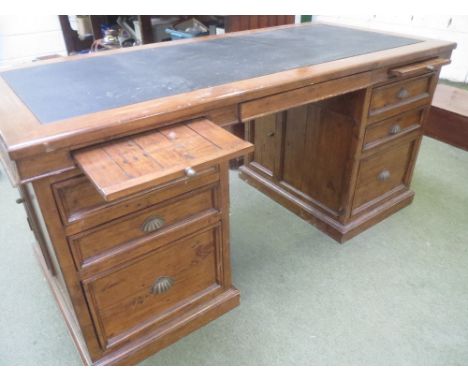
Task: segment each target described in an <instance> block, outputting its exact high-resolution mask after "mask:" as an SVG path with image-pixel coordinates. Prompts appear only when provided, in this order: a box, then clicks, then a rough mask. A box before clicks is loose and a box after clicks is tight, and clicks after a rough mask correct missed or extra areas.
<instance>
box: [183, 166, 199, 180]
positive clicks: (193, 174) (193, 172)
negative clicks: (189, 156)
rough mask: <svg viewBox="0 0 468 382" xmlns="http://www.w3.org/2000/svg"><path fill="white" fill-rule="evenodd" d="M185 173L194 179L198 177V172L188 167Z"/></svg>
mask: <svg viewBox="0 0 468 382" xmlns="http://www.w3.org/2000/svg"><path fill="white" fill-rule="evenodd" d="M184 172H185V175H187V176H188V177H189V178H192V177H194V176H195V175H197V172H196V171H195V170H194V169H193V168H192V167H187V168H186V169H185V170H184Z"/></svg>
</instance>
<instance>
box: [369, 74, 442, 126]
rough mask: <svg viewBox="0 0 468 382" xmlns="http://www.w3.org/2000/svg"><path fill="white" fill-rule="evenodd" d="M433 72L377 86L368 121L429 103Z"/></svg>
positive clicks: (373, 94) (373, 93)
mask: <svg viewBox="0 0 468 382" xmlns="http://www.w3.org/2000/svg"><path fill="white" fill-rule="evenodd" d="M433 78H434V75H433V74H429V75H424V76H420V77H416V78H412V79H409V80H406V81H398V82H396V83H392V84H390V85H384V86H380V87H377V88H375V89H374V90H373V91H372V98H371V101H370V108H369V118H368V123H372V122H375V121H378V120H382V119H384V118H387V117H390V116H392V115H395V114H399V113H401V112H404V111H406V110H409V109H411V108H414V107H417V106H422V105H424V104H428V103H429V101H430V93H431V80H432V79H433Z"/></svg>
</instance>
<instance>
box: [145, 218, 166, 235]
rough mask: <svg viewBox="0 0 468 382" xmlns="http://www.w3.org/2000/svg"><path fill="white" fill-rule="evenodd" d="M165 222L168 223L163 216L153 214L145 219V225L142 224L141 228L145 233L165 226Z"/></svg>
mask: <svg viewBox="0 0 468 382" xmlns="http://www.w3.org/2000/svg"><path fill="white" fill-rule="evenodd" d="M164 224H166V222H165V221H164V219H163V218H162V217H160V216H151V217H149V218H148V219H146V220H145V221H144V223H143V225H142V226H141V230H142V231H143V232H144V233H150V232H154V231H157V230H158V229H161V228H162V227H164Z"/></svg>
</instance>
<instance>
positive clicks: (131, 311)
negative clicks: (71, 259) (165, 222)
mask: <svg viewBox="0 0 468 382" xmlns="http://www.w3.org/2000/svg"><path fill="white" fill-rule="evenodd" d="M220 232H221V228H220V226H219V225H216V226H212V227H209V228H206V229H204V230H202V231H198V232H195V233H194V234H192V235H189V236H186V237H184V238H182V239H180V240H178V241H175V242H173V243H171V244H169V245H167V246H165V247H162V248H160V249H158V250H155V251H152V252H149V253H147V254H146V255H144V256H141V257H139V258H138V259H137V260H136V261H132V262H131V263H126V264H124V265H122V266H120V267H117V268H113V269H111V270H109V271H108V272H105V273H103V274H100V275H98V276H95V277H92V278H90V279H87V280H85V281H83V287H84V290H85V293H86V298H87V301H88V305H89V308H90V311H91V314H92V317H93V321H94V324H95V328H96V331H97V333H98V337H99V340H100V342H101V346H102V347H103V349H107V348H109V347H112V346H113V345H116V344H119V343H121V342H122V341H125V340H126V339H128V338H129V337H135V336H139V335H141V334H143V333H144V332H145V330H147V329H150V330H152V329H154V328H155V327H157V326H159V325H160V324H161V323H163V322H164V320H167V319H168V318H170V317H171V316H174V315H175V314H177V313H179V314H180V313H181V311H184V310H185V311H186V310H187V309H188V308H191V307H192V306H194V305H197V304H200V303H202V302H203V300H204V298H206V297H208V296H210V295H211V296H212V295H213V294H214V293H218V292H220V291H221V289H222V287H221V285H220V281H219V280H222V275H221V274H219V272H220V269H222V268H221V267H222V264H221V247H220V244H219V243H220Z"/></svg>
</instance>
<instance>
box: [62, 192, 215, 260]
mask: <svg viewBox="0 0 468 382" xmlns="http://www.w3.org/2000/svg"><path fill="white" fill-rule="evenodd" d="M217 191H218V186H217V184H212V185H210V186H206V187H203V188H201V189H198V190H194V191H192V192H190V193H187V194H184V195H181V196H179V197H176V198H174V199H171V200H169V201H166V202H164V203H160V204H157V205H154V206H152V207H150V208H146V209H144V210H142V211H140V212H137V213H133V214H130V215H128V216H124V217H122V218H120V219H117V220H114V221H112V222H109V223H107V224H104V225H101V226H98V227H97V228H95V229H92V230H88V231H85V232H82V233H79V234H77V235H73V236H71V237H69V243H70V247H71V249H72V253H73V257H74V259H75V263H76V265H77V267H78V268H82V267H85V266H87V265H89V264H90V263H92V262H94V261H98V260H101V259H102V258H103V257H108V256H111V255H117V254H119V253H123V252H129V251H130V250H132V249H133V248H134V247H135V246H138V245H139V244H143V243H146V242H148V241H149V240H153V239H155V238H156V237H160V236H161V235H163V234H164V233H165V232H167V231H169V230H171V229H172V228H175V226H178V225H186V224H189V223H190V222H191V221H194V220H196V219H199V218H203V217H206V216H209V215H214V214H216V213H218V212H219V211H218V205H219V203H218V195H217Z"/></svg>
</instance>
